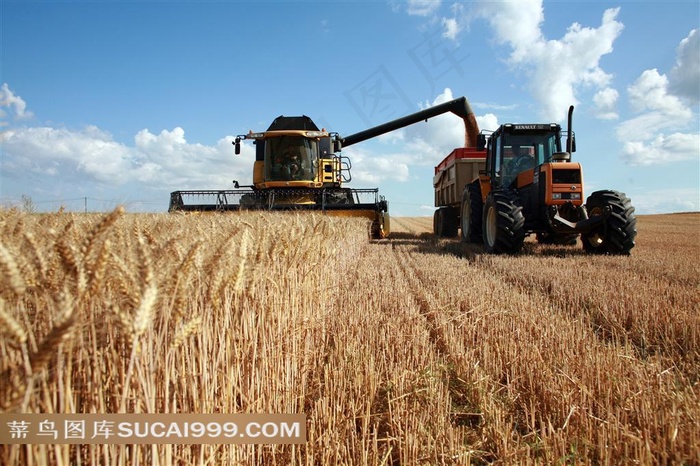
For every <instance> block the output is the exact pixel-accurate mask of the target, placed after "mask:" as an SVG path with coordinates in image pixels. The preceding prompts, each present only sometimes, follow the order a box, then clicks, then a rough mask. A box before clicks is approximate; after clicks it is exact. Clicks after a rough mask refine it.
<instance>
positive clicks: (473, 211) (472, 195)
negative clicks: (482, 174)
mask: <svg viewBox="0 0 700 466" xmlns="http://www.w3.org/2000/svg"><path fill="white" fill-rule="evenodd" d="M483 215H484V201H482V200H481V187H480V185H479V182H478V181H474V182H472V183H469V184H468V185H467V186H466V187H465V188H464V192H463V193H462V215H461V222H462V225H461V227H462V235H461V239H462V241H465V242H468V243H480V242H481V237H482V231H481V230H482V219H483Z"/></svg>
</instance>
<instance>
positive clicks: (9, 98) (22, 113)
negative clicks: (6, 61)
mask: <svg viewBox="0 0 700 466" xmlns="http://www.w3.org/2000/svg"><path fill="white" fill-rule="evenodd" d="M7 116H13V117H14V118H15V119H17V120H21V119H26V118H31V117H32V116H33V114H32V112H30V111H28V110H27V104H26V102H25V101H24V99H22V98H21V97H20V96H18V95H15V93H14V92H12V90H11V89H10V86H8V85H7V83H3V85H2V87H0V118H3V119H4V118H5V117H7ZM7 125H9V123H8V122H6V121H2V122H0V126H7Z"/></svg>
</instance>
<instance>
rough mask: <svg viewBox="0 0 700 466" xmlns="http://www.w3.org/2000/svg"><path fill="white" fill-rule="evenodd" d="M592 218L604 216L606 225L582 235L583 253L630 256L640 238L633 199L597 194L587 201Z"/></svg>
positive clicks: (599, 192) (610, 194)
mask: <svg viewBox="0 0 700 466" xmlns="http://www.w3.org/2000/svg"><path fill="white" fill-rule="evenodd" d="M586 210H587V211H588V216H589V217H595V216H597V215H604V214H605V213H606V210H609V214H608V217H607V218H606V219H605V221H604V222H603V223H602V224H600V225H598V226H597V227H595V228H593V229H592V230H590V231H587V232H585V233H582V234H581V241H582V242H583V249H585V251H586V252H588V253H592V254H623V255H627V254H629V253H630V250H631V249H632V248H633V247H634V239H635V237H636V236H637V218H636V217H635V216H634V207H632V202H631V201H630V199H629V198H628V197H627V196H626V195H625V194H624V193H621V192H618V191H610V190H604V191H596V192H594V193H593V194H591V195H590V196H589V197H588V199H587V200H586Z"/></svg>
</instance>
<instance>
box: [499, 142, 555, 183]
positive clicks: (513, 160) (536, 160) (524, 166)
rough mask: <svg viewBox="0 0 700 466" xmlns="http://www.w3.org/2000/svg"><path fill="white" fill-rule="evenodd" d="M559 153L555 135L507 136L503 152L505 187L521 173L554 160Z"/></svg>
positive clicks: (502, 172)
mask: <svg viewBox="0 0 700 466" xmlns="http://www.w3.org/2000/svg"><path fill="white" fill-rule="evenodd" d="M558 151H559V139H558V138H557V137H556V134H554V133H544V134H540V133H524V134H507V135H505V138H504V140H503V146H502V151H501V155H502V157H501V160H499V163H500V164H501V165H500V166H501V175H502V177H503V185H504V186H508V185H510V184H511V183H512V182H513V181H514V180H515V178H516V177H517V176H518V174H519V173H522V172H523V171H525V170H528V169H531V168H533V167H536V166H538V165H541V164H543V163H545V162H549V161H551V160H552V154H554V153H555V152H558Z"/></svg>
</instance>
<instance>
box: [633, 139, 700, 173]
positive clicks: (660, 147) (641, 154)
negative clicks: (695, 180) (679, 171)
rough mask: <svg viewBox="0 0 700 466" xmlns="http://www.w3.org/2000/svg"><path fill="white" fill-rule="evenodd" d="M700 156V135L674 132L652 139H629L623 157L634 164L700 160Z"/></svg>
mask: <svg viewBox="0 0 700 466" xmlns="http://www.w3.org/2000/svg"><path fill="white" fill-rule="evenodd" d="M699 157H700V135H698V134H684V133H673V134H671V135H669V136H665V135H664V134H657V135H656V137H655V138H654V139H653V140H651V141H643V140H642V141H640V140H636V141H628V142H625V143H624V147H623V150H622V158H623V159H624V160H625V161H627V162H629V163H631V164H634V165H652V164H656V163H666V162H677V161H681V160H698V158H699Z"/></svg>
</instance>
